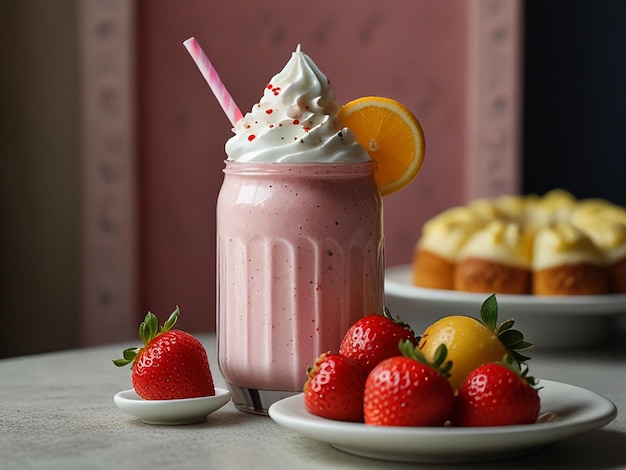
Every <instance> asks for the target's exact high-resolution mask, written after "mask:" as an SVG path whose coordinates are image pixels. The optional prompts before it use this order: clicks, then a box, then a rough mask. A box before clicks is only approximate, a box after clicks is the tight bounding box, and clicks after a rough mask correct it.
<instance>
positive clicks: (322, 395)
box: [304, 352, 366, 422]
mask: <svg viewBox="0 0 626 470" xmlns="http://www.w3.org/2000/svg"><path fill="white" fill-rule="evenodd" d="M307 375H308V377H309V378H308V379H307V381H306V382H305V384H304V406H305V408H306V409H307V411H308V412H309V413H312V414H314V415H317V416H321V417H323V418H328V419H335V420H339V421H360V422H362V421H363V389H364V387H365V378H366V375H365V372H364V371H363V368H362V367H361V365H360V364H359V363H358V362H356V361H354V360H352V359H350V358H347V357H345V356H342V355H340V354H334V353H331V352H326V353H322V354H320V356H319V357H318V358H317V360H316V361H315V365H314V366H313V367H310V368H309V369H308V370H307Z"/></svg>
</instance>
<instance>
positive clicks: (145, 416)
mask: <svg viewBox="0 0 626 470" xmlns="http://www.w3.org/2000/svg"><path fill="white" fill-rule="evenodd" d="M230 398H231V393H230V391H229V390H226V389H223V388H215V395H214V396H211V397H199V398H186V399H182V400H144V399H143V398H141V397H140V396H139V395H137V393H136V392H135V390H134V389H130V390H124V391H122V392H118V393H116V394H115V396H114V397H113V401H114V402H115V404H116V405H117V407H118V408H119V409H120V410H122V411H125V412H126V413H129V414H131V415H133V416H136V417H137V418H139V419H140V420H141V421H143V422H144V423H147V424H168V425H175V424H192V423H199V422H201V421H204V420H205V419H206V417H207V416H208V415H210V414H211V413H213V412H214V411H217V410H219V409H220V408H221V407H222V406H224V405H225V404H226V403H228V402H229V401H230Z"/></svg>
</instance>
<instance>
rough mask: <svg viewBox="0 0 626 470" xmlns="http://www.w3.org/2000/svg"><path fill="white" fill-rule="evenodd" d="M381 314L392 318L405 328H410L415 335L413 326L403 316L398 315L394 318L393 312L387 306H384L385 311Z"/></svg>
mask: <svg viewBox="0 0 626 470" xmlns="http://www.w3.org/2000/svg"><path fill="white" fill-rule="evenodd" d="M380 315H382V316H383V317H385V318H387V319H389V320H391V321H392V322H394V323H395V324H396V325H399V326H401V327H402V328H404V329H405V330H408V331H410V332H411V333H412V334H413V335H415V333H414V332H413V328H411V325H409V324H408V323H407V322H406V321H404V320H403V319H402V318H400V316H399V315H396V317H395V318H394V317H393V315H392V314H391V312H390V311H389V309H388V308H387V307H383V311H382V313H380Z"/></svg>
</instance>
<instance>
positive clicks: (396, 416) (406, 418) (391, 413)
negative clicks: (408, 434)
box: [363, 340, 454, 426]
mask: <svg viewBox="0 0 626 470" xmlns="http://www.w3.org/2000/svg"><path fill="white" fill-rule="evenodd" d="M399 348H400V351H401V353H402V356H396V357H391V358H388V359H385V360H384V361H382V362H381V363H379V364H378V365H377V366H376V367H374V369H373V370H372V371H371V372H370V374H369V376H368V377H367V381H366V382H365V393H364V398H363V410H364V418H365V424H369V425H377V426H442V425H443V424H445V422H446V421H447V420H448V416H449V415H450V411H451V410H452V406H453V404H454V391H453V389H452V386H451V385H450V382H448V379H447V375H448V373H449V370H450V368H451V367H452V364H451V363H450V362H449V361H448V362H446V346H445V344H444V345H442V346H441V348H440V349H439V351H438V353H437V357H436V358H435V360H434V361H433V362H432V363H430V364H429V363H428V362H427V361H426V358H425V357H424V355H423V354H422V353H421V351H420V350H419V348H417V347H415V346H414V345H413V344H412V343H411V341H410V340H405V341H403V342H401V343H400V345H399Z"/></svg>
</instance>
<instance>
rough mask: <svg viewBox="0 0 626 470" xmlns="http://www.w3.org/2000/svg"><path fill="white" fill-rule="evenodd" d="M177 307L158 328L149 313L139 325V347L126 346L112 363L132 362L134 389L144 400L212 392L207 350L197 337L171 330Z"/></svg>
mask: <svg viewBox="0 0 626 470" xmlns="http://www.w3.org/2000/svg"><path fill="white" fill-rule="evenodd" d="M179 315H180V309H179V308H178V307H176V310H174V312H173V313H172V314H171V315H170V317H169V319H168V320H167V321H166V322H165V323H164V324H163V326H162V327H161V328H160V329H159V321H158V320H157V317H156V316H154V314H152V313H150V312H148V314H147V315H146V317H145V319H144V321H143V322H142V323H141V325H140V326H139V337H140V338H141V341H142V342H143V344H144V346H143V347H142V348H129V349H126V350H125V351H124V353H123V359H116V360H114V361H113V363H114V364H115V365H116V366H118V367H122V366H125V365H127V364H131V363H132V364H131V368H132V383H133V388H134V389H135V391H136V392H137V395H139V396H140V397H141V398H143V399H145V400H173V399H180V398H195V397H204V396H212V395H215V387H214V385H213V376H212V375H211V369H210V367H209V360H208V358H207V353H206V349H204V346H202V343H200V341H198V340H197V339H196V338H194V337H193V336H191V335H190V334H189V333H186V332H184V331H181V330H172V327H173V326H174V324H175V323H176V321H177V320H178V316H179Z"/></svg>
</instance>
